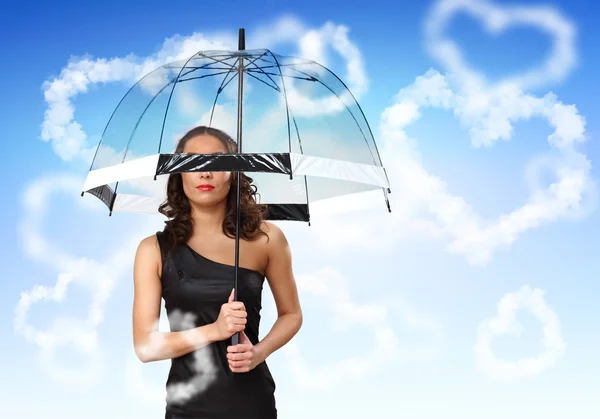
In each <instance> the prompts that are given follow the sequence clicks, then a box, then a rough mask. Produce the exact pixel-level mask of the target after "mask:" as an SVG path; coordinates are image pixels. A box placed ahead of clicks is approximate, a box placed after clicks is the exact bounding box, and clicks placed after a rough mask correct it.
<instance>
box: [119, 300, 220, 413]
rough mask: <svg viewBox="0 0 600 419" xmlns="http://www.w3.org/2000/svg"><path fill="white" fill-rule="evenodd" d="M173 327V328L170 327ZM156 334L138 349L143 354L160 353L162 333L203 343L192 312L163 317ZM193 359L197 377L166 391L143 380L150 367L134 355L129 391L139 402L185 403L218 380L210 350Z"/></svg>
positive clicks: (197, 353)
mask: <svg viewBox="0 0 600 419" xmlns="http://www.w3.org/2000/svg"><path fill="white" fill-rule="evenodd" d="M171 326H173V327H171ZM152 330H153V331H158V332H161V333H158V334H154V335H153V338H151V339H150V340H149V341H148V343H147V345H145V346H143V347H140V348H138V350H139V351H141V352H146V353H147V354H149V355H151V354H152V353H153V352H155V351H160V348H161V347H162V345H163V344H164V341H165V340H164V335H163V334H162V332H170V331H173V332H182V331H185V332H186V333H184V334H183V335H182V337H183V339H186V340H188V342H190V343H197V342H199V341H200V340H201V336H200V332H199V331H198V330H196V316H195V315H194V314H193V313H184V312H182V311H180V310H175V311H174V312H173V313H171V315H170V316H168V317H167V316H166V315H165V316H161V318H160V320H159V322H157V323H155V324H154V325H153V328H152ZM193 357H194V362H195V363H194V365H193V368H194V375H193V377H192V378H191V379H190V380H188V381H187V382H181V383H177V384H170V385H169V386H167V388H166V391H165V389H164V386H157V385H155V384H153V383H151V382H150V381H149V380H148V379H145V378H144V371H143V369H148V367H153V365H152V366H149V365H147V364H142V363H140V361H139V359H138V358H137V357H136V356H135V353H133V352H132V353H131V354H130V356H129V358H128V361H127V368H126V382H127V388H128V390H129V391H130V392H131V393H132V394H133V395H134V396H136V397H137V398H138V399H139V400H140V401H143V402H145V403H149V404H153V405H160V406H164V402H165V401H168V402H169V403H173V404H185V403H186V402H187V401H189V400H190V399H191V398H192V397H194V396H196V395H198V394H199V393H201V392H203V391H204V390H206V389H207V388H208V387H209V386H210V385H211V384H212V383H213V382H214V380H215V379H216V373H217V366H216V363H215V360H214V359H213V358H212V354H211V352H210V350H209V348H208V347H206V346H204V347H200V348H198V349H196V350H195V351H194V352H193Z"/></svg>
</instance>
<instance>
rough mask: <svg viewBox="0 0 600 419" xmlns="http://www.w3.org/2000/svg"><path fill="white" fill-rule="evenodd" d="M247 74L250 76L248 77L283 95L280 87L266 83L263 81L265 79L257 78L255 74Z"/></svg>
mask: <svg viewBox="0 0 600 419" xmlns="http://www.w3.org/2000/svg"><path fill="white" fill-rule="evenodd" d="M246 74H248V75H249V76H250V77H252V78H253V79H256V80H258V81H259V82H261V83H264V84H266V85H267V86H269V87H270V88H272V89H275V90H277V91H278V92H280V93H281V90H280V89H279V87H278V86H271V85H270V84H269V83H267V82H266V81H264V80H263V79H261V78H258V77H256V76H255V75H254V74H252V73H249V72H247V73H246Z"/></svg>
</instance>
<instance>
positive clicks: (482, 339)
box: [474, 286, 565, 380]
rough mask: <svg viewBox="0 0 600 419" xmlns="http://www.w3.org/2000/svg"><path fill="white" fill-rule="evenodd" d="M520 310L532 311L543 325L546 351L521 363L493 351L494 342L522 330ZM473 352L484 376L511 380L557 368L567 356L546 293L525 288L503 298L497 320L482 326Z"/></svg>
mask: <svg viewBox="0 0 600 419" xmlns="http://www.w3.org/2000/svg"><path fill="white" fill-rule="evenodd" d="M519 309H525V310H528V311H530V312H531V314H533V315H534V316H535V317H537V318H538V319H539V320H540V322H541V323H542V325H543V329H542V330H543V339H542V345H543V346H544V348H545V350H544V351H543V352H542V353H540V354H539V355H538V356H536V357H533V358H525V359H522V360H519V361H513V362H509V361H505V360H502V359H498V358H497V357H496V356H495V355H494V353H493V352H492V349H491V344H492V340H493V339H494V338H496V337H498V336H502V335H507V334H510V333H514V332H517V331H518V330H519V329H520V325H519V323H518V322H517V320H516V314H517V312H518V310H519ZM474 349H475V357H476V361H477V365H478V366H479V368H480V369H481V370H482V371H483V372H485V373H486V374H488V375H489V376H490V377H492V378H496V379H502V380H510V379H517V378H523V377H528V376H532V375H536V374H539V373H541V372H542V371H544V370H546V369H547V368H549V367H550V366H552V365H553V364H555V363H556V361H557V360H558V359H559V358H560V357H561V356H562V355H563V354H564V352H565V343H564V341H563V338H562V335H561V331H560V323H559V320H558V317H557V316H556V314H555V313H554V311H553V310H552V309H551V308H550V307H549V306H548V305H547V304H546V302H545V300H544V292H543V291H542V290H540V289H537V288H536V289H531V288H530V287H529V286H523V287H521V288H520V289H519V290H518V291H516V292H514V293H508V294H506V295H505V296H504V297H502V299H501V300H500V302H499V303H498V315H497V317H495V318H493V319H489V320H486V321H484V322H482V323H480V325H479V328H478V331H477V343H476V344H475V348H474Z"/></svg>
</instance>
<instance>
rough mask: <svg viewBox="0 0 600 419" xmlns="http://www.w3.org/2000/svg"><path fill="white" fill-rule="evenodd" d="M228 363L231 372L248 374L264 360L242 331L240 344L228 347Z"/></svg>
mask: <svg viewBox="0 0 600 419" xmlns="http://www.w3.org/2000/svg"><path fill="white" fill-rule="evenodd" d="M227 361H228V362H229V368H230V369H231V371H233V372H248V371H251V370H253V369H254V368H256V366H257V365H258V364H260V363H261V362H263V361H264V360H263V359H261V356H260V353H259V350H258V348H257V347H256V346H254V345H252V343H251V342H250V339H248V336H246V334H245V333H244V332H243V331H242V332H241V333H240V343H239V344H237V345H235V346H228V347H227Z"/></svg>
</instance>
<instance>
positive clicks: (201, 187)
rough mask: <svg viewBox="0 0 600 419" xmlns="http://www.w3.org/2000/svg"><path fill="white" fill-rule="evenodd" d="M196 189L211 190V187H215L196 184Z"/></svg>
mask: <svg viewBox="0 0 600 419" xmlns="http://www.w3.org/2000/svg"><path fill="white" fill-rule="evenodd" d="M196 189H198V190H199V191H212V190H213V189H215V187H214V186H212V185H198V186H197V187H196Z"/></svg>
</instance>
